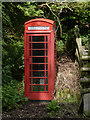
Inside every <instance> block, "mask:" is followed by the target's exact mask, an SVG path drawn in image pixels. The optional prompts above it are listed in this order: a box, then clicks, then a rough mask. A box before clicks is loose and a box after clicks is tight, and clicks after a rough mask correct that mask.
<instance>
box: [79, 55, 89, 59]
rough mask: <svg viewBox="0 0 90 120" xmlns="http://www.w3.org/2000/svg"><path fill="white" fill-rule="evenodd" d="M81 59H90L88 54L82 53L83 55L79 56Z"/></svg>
mask: <svg viewBox="0 0 90 120" xmlns="http://www.w3.org/2000/svg"><path fill="white" fill-rule="evenodd" d="M81 59H82V60H90V56H88V55H86V56H84V55H83V56H82V57H81Z"/></svg>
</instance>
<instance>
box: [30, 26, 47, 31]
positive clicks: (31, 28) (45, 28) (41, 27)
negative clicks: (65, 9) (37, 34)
mask: <svg viewBox="0 0 90 120" xmlns="http://www.w3.org/2000/svg"><path fill="white" fill-rule="evenodd" d="M28 30H49V26H32V27H31V26H29V27H28Z"/></svg>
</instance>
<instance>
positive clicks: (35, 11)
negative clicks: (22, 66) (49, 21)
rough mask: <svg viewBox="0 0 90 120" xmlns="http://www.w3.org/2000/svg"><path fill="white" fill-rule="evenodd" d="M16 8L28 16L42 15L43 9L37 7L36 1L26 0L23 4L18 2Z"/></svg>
mask: <svg viewBox="0 0 90 120" xmlns="http://www.w3.org/2000/svg"><path fill="white" fill-rule="evenodd" d="M17 8H19V9H20V10H22V11H23V12H24V15H25V16H29V17H30V18H34V17H42V15H43V13H44V12H43V11H42V10H41V9H39V8H38V7H37V3H31V2H26V3H24V6H21V5H20V4H19V5H17Z"/></svg>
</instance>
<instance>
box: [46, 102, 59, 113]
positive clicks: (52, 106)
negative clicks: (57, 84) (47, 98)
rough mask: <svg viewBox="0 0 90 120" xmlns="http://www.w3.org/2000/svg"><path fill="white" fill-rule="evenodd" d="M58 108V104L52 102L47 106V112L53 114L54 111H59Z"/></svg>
mask: <svg viewBox="0 0 90 120" xmlns="http://www.w3.org/2000/svg"><path fill="white" fill-rule="evenodd" d="M59 109H60V106H59V103H58V102H57V101H56V100H52V101H51V102H50V103H49V105H48V106H47V110H48V111H49V112H55V111H56V110H59Z"/></svg>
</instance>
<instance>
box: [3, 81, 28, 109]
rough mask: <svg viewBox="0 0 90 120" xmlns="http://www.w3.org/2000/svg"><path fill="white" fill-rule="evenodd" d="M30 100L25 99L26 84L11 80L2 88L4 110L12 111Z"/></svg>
mask: <svg viewBox="0 0 90 120" xmlns="http://www.w3.org/2000/svg"><path fill="white" fill-rule="evenodd" d="M27 100H28V99H27V98H25V97H24V84H23V82H21V83H19V82H17V81H14V80H11V81H10V82H9V83H8V84H4V85H3V87H2V108H3V110H11V109H13V108H17V107H18V106H19V105H21V104H24V102H26V101H27Z"/></svg>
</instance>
